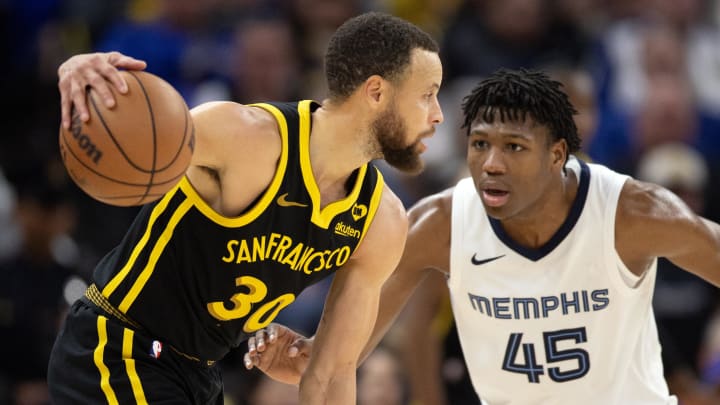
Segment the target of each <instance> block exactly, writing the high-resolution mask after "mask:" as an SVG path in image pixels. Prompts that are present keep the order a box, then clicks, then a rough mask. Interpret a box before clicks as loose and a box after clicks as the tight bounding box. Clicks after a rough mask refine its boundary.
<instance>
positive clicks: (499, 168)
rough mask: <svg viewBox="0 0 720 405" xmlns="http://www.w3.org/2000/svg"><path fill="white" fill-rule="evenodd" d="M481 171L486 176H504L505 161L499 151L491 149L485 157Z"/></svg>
mask: <svg viewBox="0 0 720 405" xmlns="http://www.w3.org/2000/svg"><path fill="white" fill-rule="evenodd" d="M485 156H486V158H485V161H484V162H483V165H482V169H483V171H484V172H485V173H487V174H504V173H505V171H506V166H505V160H504V159H503V153H502V151H501V150H500V149H498V148H494V147H491V148H490V150H488V152H487V154H486V155H485Z"/></svg>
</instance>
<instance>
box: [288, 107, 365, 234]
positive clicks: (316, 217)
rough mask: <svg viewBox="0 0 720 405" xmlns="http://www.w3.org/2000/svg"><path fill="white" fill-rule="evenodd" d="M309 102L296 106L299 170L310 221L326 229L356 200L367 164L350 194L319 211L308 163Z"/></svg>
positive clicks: (311, 172) (318, 195)
mask: <svg viewBox="0 0 720 405" xmlns="http://www.w3.org/2000/svg"><path fill="white" fill-rule="evenodd" d="M311 103H312V101H311V100H303V101H301V102H300V103H299V104H298V112H299V113H300V145H299V149H300V170H301V171H302V175H303V180H304V182H305V188H306V189H307V191H308V194H310V200H311V201H312V216H311V218H310V221H312V223H314V224H315V225H317V226H319V227H321V228H324V229H327V228H328V227H329V226H330V222H331V221H332V219H333V218H334V217H335V216H336V215H337V214H339V213H341V212H344V211H347V210H349V209H350V208H351V207H352V205H353V204H354V203H355V201H356V200H357V197H358V195H359V194H360V189H361V188H362V183H363V179H364V178H365V173H366V171H367V164H365V165H363V166H360V170H359V171H358V175H357V179H356V180H355V185H354V186H353V189H352V191H351V192H350V194H349V195H348V196H347V197H345V198H343V199H341V200H338V201H335V202H332V203H330V204H328V205H327V206H326V207H325V208H323V209H322V210H320V189H319V188H318V186H317V183H316V182H315V176H314V175H313V171H312V164H311V163H310V104H311Z"/></svg>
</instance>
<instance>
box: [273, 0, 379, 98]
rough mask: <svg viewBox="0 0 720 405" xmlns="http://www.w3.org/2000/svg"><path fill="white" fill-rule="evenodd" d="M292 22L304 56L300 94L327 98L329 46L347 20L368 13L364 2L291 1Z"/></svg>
mask: <svg viewBox="0 0 720 405" xmlns="http://www.w3.org/2000/svg"><path fill="white" fill-rule="evenodd" d="M287 3H288V5H287V7H288V18H289V21H290V23H291V24H292V26H293V31H294V34H295V38H296V40H297V41H298V49H299V52H300V55H301V59H300V70H301V72H302V76H301V78H300V81H299V83H300V84H301V87H302V88H301V89H300V90H299V91H300V92H301V93H302V94H304V95H305V97H307V98H312V99H315V100H322V99H324V98H326V97H327V85H326V84H325V79H324V72H323V57H324V53H325V46H326V45H327V43H328V40H329V39H330V36H331V35H332V33H333V32H334V31H335V30H336V29H337V28H338V27H339V26H340V24H342V22H343V21H345V20H346V19H348V18H350V17H352V16H354V15H358V14H360V13H361V12H363V11H367V10H365V9H364V7H363V5H364V2H363V1H362V0H288V1H287Z"/></svg>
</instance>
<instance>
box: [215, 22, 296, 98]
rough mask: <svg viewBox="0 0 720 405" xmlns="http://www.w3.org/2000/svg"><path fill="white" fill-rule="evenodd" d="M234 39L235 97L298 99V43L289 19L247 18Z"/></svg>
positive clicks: (233, 89)
mask: <svg viewBox="0 0 720 405" xmlns="http://www.w3.org/2000/svg"><path fill="white" fill-rule="evenodd" d="M233 40H234V42H233V43H234V48H233V53H232V56H231V63H230V64H229V68H230V77H231V79H232V83H233V88H232V90H231V99H232V100H234V101H237V102H240V103H252V102H258V101H261V100H294V99H296V98H298V95H299V92H298V89H299V87H300V84H299V83H298V79H299V76H300V73H299V55H298V53H297V48H298V46H297V44H296V42H295V38H294V37H293V32H292V27H291V26H290V24H289V23H288V22H287V20H286V19H284V18H281V17H279V16H270V17H266V18H249V19H246V20H244V21H242V22H240V23H239V24H238V26H237V28H236V29H235V32H234V35H233Z"/></svg>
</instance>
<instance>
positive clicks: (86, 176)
mask: <svg viewBox="0 0 720 405" xmlns="http://www.w3.org/2000/svg"><path fill="white" fill-rule="evenodd" d="M120 74H121V75H123V77H124V79H125V81H126V82H127V84H128V91H127V93H125V94H121V93H120V92H118V91H117V90H116V89H115V88H114V87H113V86H110V89H111V91H113V95H114V97H115V106H114V107H113V108H107V107H106V106H105V103H104V102H103V100H102V99H101V98H100V96H99V95H98V94H97V93H96V92H95V91H94V90H92V89H90V90H88V93H87V106H88V111H89V113H90V119H89V120H88V121H87V122H82V120H81V119H80V116H79V114H77V113H75V112H73V115H72V122H71V125H70V129H69V130H65V129H64V128H63V127H62V125H61V126H60V136H59V144H60V155H61V157H62V160H63V163H64V164H65V169H66V170H67V172H68V174H69V176H70V178H72V179H73V181H74V182H75V184H77V185H78V187H80V188H81V189H82V190H83V191H84V192H85V193H87V194H88V195H90V196H91V197H93V198H94V199H96V200H98V201H101V202H103V203H106V204H110V205H115V206H137V205H143V204H146V203H149V202H152V201H155V200H157V199H159V198H160V197H162V196H163V195H164V194H165V193H166V192H167V191H169V190H170V189H171V188H173V187H174V186H175V185H176V184H177V183H178V182H179V181H180V179H181V178H182V177H183V175H184V174H185V171H186V170H187V168H188V165H189V164H190V158H191V157H192V152H193V148H194V127H193V124H192V118H191V117H190V112H189V111H188V107H187V105H186V104H185V100H184V99H183V98H182V96H181V95H180V94H179V93H178V92H177V91H176V90H175V89H174V88H173V87H172V86H171V85H170V84H169V83H167V82H166V81H164V80H163V79H161V78H159V77H158V76H155V75H153V74H151V73H147V72H142V71H121V72H120Z"/></svg>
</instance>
